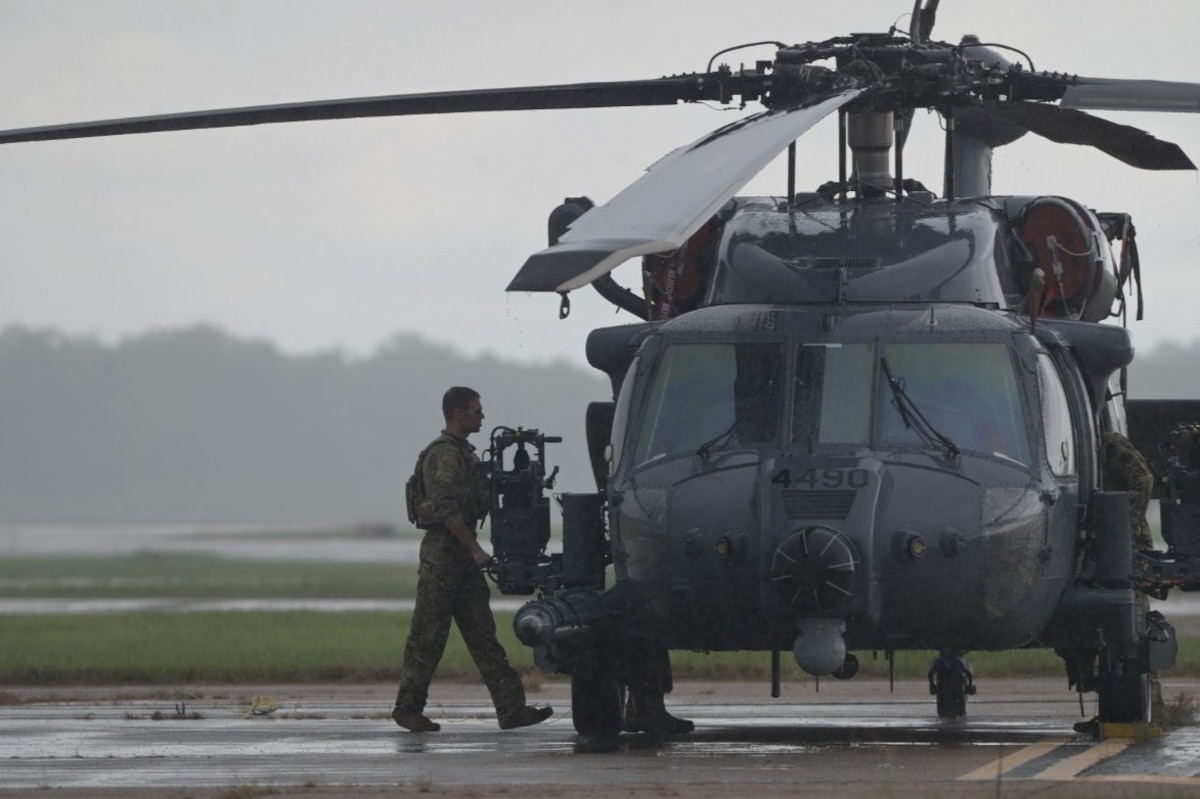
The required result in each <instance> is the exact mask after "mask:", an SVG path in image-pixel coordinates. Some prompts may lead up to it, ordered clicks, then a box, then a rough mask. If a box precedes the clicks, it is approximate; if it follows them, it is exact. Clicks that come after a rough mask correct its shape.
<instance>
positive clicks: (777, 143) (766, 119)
mask: <svg viewBox="0 0 1200 799" xmlns="http://www.w3.org/2000/svg"><path fill="white" fill-rule="evenodd" d="M861 93H862V89H849V90H841V91H831V92H825V93H823V94H821V95H816V96H813V97H812V98H810V99H809V100H807V101H806V102H804V103H802V104H800V105H796V106H793V107H790V108H777V109H773V110H770V111H764V112H762V113H759V114H755V115H753V116H749V117H746V118H744V119H741V120H739V121H737V122H734V123H733V124H731V125H726V126H725V127H723V128H721V129H719V130H716V131H714V132H713V133H710V134H708V135H706V136H704V137H703V138H701V139H699V140H697V141H695V142H693V143H691V144H689V145H687V146H685V147H680V148H679V149H678V150H675V151H673V152H671V153H670V154H668V155H667V156H665V157H664V158H662V159H661V160H660V161H659V162H658V163H656V164H654V165H653V166H651V167H650V169H649V170H647V172H646V174H645V175H642V177H640V178H639V179H638V180H636V181H635V182H634V183H632V184H630V185H629V186H628V187H626V188H625V189H624V190H623V191H621V193H620V194H618V195H617V196H615V197H613V198H612V199H611V200H609V201H608V202H607V203H605V204H604V205H601V206H598V207H596V208H593V209H591V210H590V211H588V212H587V213H586V214H584V215H583V216H581V217H580V218H579V219H577V220H576V221H575V222H574V223H573V224H572V225H571V228H570V230H568V231H567V232H566V234H565V235H563V236H562V238H560V239H559V243H558V244H556V245H554V246H553V247H550V248H548V249H545V250H542V251H541V252H538V253H535V254H534V255H532V256H531V257H530V258H529V260H527V261H526V262H525V265H524V266H522V267H521V270H520V271H519V272H518V273H517V275H516V277H514V278H513V280H512V282H511V283H510V284H509V285H508V291H570V290H572V289H576V288H579V287H580V286H585V285H587V284H588V283H590V282H592V281H593V280H595V279H596V278H598V277H601V276H602V275H605V274H607V273H608V272H611V271H612V270H613V269H615V268H616V267H618V266H620V265H621V264H622V263H623V262H625V261H626V260H627V259H629V258H633V257H635V256H638V255H647V254H649V253H656V252H665V251H668V250H673V249H675V248H677V247H679V246H681V245H682V244H683V243H684V242H686V241H687V239H688V237H689V236H691V235H692V234H693V233H695V232H696V231H697V230H698V229H699V228H700V226H701V225H703V224H704V223H705V222H707V221H708V220H709V219H710V218H712V216H713V214H715V213H716V212H717V210H718V209H720V208H721V206H722V205H724V204H725V202H726V201H727V200H729V198H730V197H732V196H733V195H734V194H736V193H737V191H738V190H739V189H740V188H741V187H742V186H744V185H746V183H747V182H748V181H749V180H750V179H751V178H752V177H754V176H755V175H757V174H758V173H759V171H761V170H762V168H763V167H765V166H766V165H767V164H768V163H770V161H771V160H772V159H773V158H775V156H777V155H778V154H779V153H781V152H783V150H784V149H785V148H787V146H788V145H789V144H791V143H792V142H793V141H795V140H796V139H797V138H798V137H799V136H800V135H801V134H803V133H804V132H805V131H807V130H808V129H809V128H811V127H812V126H813V125H815V124H816V123H817V122H819V121H820V120H822V119H824V118H825V117H826V116H828V115H829V114H831V113H833V112H834V111H836V110H837V109H839V108H841V107H842V106H843V105H845V104H846V103H848V102H850V101H851V100H853V99H854V98H855V97H858V95H859V94H861Z"/></svg>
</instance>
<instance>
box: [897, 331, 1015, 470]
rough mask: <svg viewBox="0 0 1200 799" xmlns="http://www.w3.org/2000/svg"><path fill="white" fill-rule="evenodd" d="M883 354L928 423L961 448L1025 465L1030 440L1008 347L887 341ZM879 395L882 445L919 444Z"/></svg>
mask: <svg viewBox="0 0 1200 799" xmlns="http://www.w3.org/2000/svg"><path fill="white" fill-rule="evenodd" d="M883 357H884V358H886V359H887V362H888V365H889V367H890V368H891V371H892V373H893V374H894V375H895V377H896V380H897V381H899V382H900V385H901V386H902V388H903V390H904V394H905V395H907V397H908V398H909V399H910V400H911V402H912V405H913V406H915V408H917V409H918V410H919V411H920V413H921V415H922V416H923V417H924V418H925V419H926V420H928V422H929V425H930V426H931V427H932V428H934V429H935V430H937V431H938V433H940V434H941V435H943V436H945V437H946V438H947V439H949V440H950V441H953V442H954V444H955V446H956V447H957V448H958V449H960V450H974V451H977V452H986V453H989V454H991V455H995V456H997V457H1000V458H1005V459H1007V460H1011V461H1016V462H1018V463H1022V464H1029V463H1030V455H1029V440H1028V437H1027V436H1026V433H1025V423H1024V418H1023V415H1022V413H1021V399H1020V393H1019V391H1018V389H1017V378H1016V374H1015V373H1014V371H1013V361H1012V356H1011V355H1010V354H1009V350H1008V348H1007V347H1006V346H1005V345H1003V344H999V343H985V342H946V343H937V344H899V343H895V344H888V345H886V346H885V347H884V352H883ZM878 395H879V396H880V397H881V398H882V399H883V402H884V407H883V443H884V444H885V445H887V444H916V445H920V444H922V438H921V435H920V433H919V432H918V431H917V430H915V429H913V428H912V427H909V426H906V424H905V422H904V417H903V414H902V413H901V412H900V411H899V410H898V409H897V408H896V405H895V403H894V402H893V401H889V400H890V398H891V397H892V393H891V392H890V391H888V390H887V388H886V386H884V387H883V388H881V389H880V391H879V392H878Z"/></svg>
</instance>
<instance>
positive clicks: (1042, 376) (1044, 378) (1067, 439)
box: [1037, 352, 1075, 476]
mask: <svg viewBox="0 0 1200 799" xmlns="http://www.w3.org/2000/svg"><path fill="white" fill-rule="evenodd" d="M1037 364H1038V388H1039V393H1040V394H1041V400H1042V427H1043V428H1044V433H1045V437H1046V461H1047V462H1048V463H1049V464H1050V471H1051V472H1053V473H1054V474H1056V475H1059V476H1063V475H1073V474H1075V435H1074V433H1073V432H1072V430H1071V405H1070V403H1068V402H1067V392H1066V389H1064V388H1063V384H1062V380H1061V378H1059V376H1058V370H1057V369H1055V368H1054V362H1053V361H1052V360H1051V359H1050V355H1049V354H1048V353H1044V352H1043V353H1039V354H1038V358H1037Z"/></svg>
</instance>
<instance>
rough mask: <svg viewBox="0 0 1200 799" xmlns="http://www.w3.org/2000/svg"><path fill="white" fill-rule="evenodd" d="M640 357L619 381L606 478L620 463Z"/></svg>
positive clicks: (636, 358) (634, 360)
mask: <svg viewBox="0 0 1200 799" xmlns="http://www.w3.org/2000/svg"><path fill="white" fill-rule="evenodd" d="M640 363H641V356H637V355H635V356H634V358H633V362H632V363H630V364H629V368H628V369H626V370H625V378H624V379H623V380H622V381H621V391H620V393H618V394H617V406H616V408H615V409H614V411H613V426H612V441H611V442H610V443H611V445H612V454H611V456H610V457H609V459H608V476H609V477H612V476H613V474H614V473H615V472H616V469H617V464H618V463H620V462H621V451H622V448H621V444H622V443H623V442H624V441H625V427H626V425H628V423H629V404H630V402H631V401H632V398H633V385H634V383H636V382H637V373H638V366H639V364H640Z"/></svg>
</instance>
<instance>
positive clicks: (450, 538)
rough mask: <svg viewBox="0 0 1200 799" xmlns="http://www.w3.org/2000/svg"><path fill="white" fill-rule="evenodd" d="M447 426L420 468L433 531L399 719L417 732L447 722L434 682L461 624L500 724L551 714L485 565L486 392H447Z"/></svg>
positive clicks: (422, 518) (426, 522)
mask: <svg viewBox="0 0 1200 799" xmlns="http://www.w3.org/2000/svg"><path fill="white" fill-rule="evenodd" d="M442 415H443V416H444V417H445V419H446V429H445V430H443V431H442V434H441V435H440V436H438V437H437V438H436V439H434V441H433V443H432V444H430V445H429V446H428V447H427V448H426V449H425V452H424V453H423V454H422V457H421V458H420V460H419V462H418V464H417V468H418V469H419V470H420V474H421V477H422V481H423V483H424V491H423V492H422V494H423V501H421V502H420V503H419V505H418V507H417V515H418V520H417V525H418V526H419V527H421V528H422V529H424V530H425V537H424V539H423V540H422V541H421V565H420V568H419V570H418V572H417V601H416V607H415V608H414V609H413V615H412V628H411V629H410V630H409V633H408V640H407V642H405V645H404V662H403V666H402V667H401V672H400V689H399V691H397V693H396V707H395V709H394V710H393V711H392V718H393V719H394V720H395V722H396V723H397V724H399V725H400V726H401V727H404V728H406V729H409V730H411V731H413V732H434V731H436V730H438V729H440V725H438V724H437V723H435V722H433V721H430V720H429V719H428V718H426V717H425V715H424V710H425V702H426V699H427V697H428V693H429V683H430V680H432V679H433V672H434V670H435V669H436V668H437V665H438V662H439V661H440V660H441V659H442V653H443V652H444V651H445V648H446V638H447V636H449V634H450V621H451V619H453V620H454V622H455V623H456V624H457V625H458V630H459V632H460V633H462V637H463V640H464V641H465V642H466V644H467V649H468V650H469V651H470V652H471V657H472V658H473V659H474V661H475V665H476V666H477V667H478V668H479V672H480V674H481V675H482V676H483V681H484V683H485V684H486V685H487V688H488V692H489V693H490V694H491V695H492V703H493V704H494V705H495V707H496V718H497V720H498V721H499V722H500V728H501V729H504V730H510V729H513V728H516V727H527V726H529V725H530V724H537V723H538V722H541V721H545V720H546V719H547V718H549V717H550V714H551V712H552V711H551V709H550V708H548V707H533V706H531V705H527V704H525V688H524V686H522V685H521V678H520V676H519V675H518V674H517V672H516V671H515V670H514V669H513V667H512V666H510V665H509V663H508V656H507V655H506V654H505V652H504V648H503V647H502V646H500V643H499V642H498V641H497V640H496V620H495V618H494V617H493V616H492V609H491V607H490V606H489V604H488V601H489V596H490V592H489V590H488V585H487V581H486V580H485V579H484V576H483V572H482V571H481V569H482V567H483V566H485V565H486V564H487V562H488V561H489V560H490V556H489V555H488V553H487V552H486V551H484V549H483V547H481V546H480V545H479V541H478V539H477V538H476V533H475V528H476V525H477V523H478V522H480V521H482V520H483V517H484V516H486V515H487V511H488V506H489V504H490V503H489V496H488V488H487V483H486V480H485V479H484V478H483V476H482V475H481V473H480V470H479V468H478V464H479V459H478V458H476V457H475V448H474V447H473V446H471V445H470V444H469V443H467V436H468V435H470V434H471V433H477V432H479V429H480V427H481V426H482V424H483V418H484V417H483V406H482V405H481V403H480V400H479V394H478V392H476V391H474V390H472V389H469V388H465V387H462V386H455V387H454V388H451V389H450V390H448V391H447V392H446V394H445V396H444V397H443V398H442Z"/></svg>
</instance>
